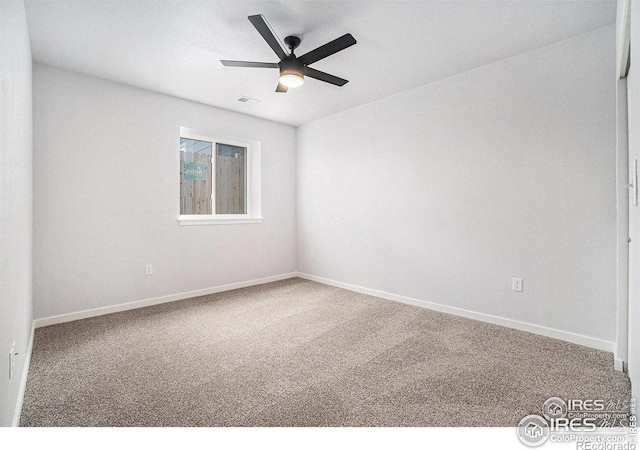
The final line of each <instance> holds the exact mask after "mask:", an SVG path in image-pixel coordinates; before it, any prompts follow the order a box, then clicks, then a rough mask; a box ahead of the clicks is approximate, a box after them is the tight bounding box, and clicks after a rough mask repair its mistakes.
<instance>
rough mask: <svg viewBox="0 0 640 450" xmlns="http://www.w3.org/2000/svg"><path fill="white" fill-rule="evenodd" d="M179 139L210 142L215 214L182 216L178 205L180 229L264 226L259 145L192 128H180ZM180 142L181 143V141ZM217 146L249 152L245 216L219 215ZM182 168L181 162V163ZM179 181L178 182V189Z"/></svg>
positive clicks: (247, 157) (256, 142) (212, 208)
mask: <svg viewBox="0 0 640 450" xmlns="http://www.w3.org/2000/svg"><path fill="white" fill-rule="evenodd" d="M180 138H184V139H195V140H198V141H205V142H211V171H212V174H211V175H212V176H211V183H212V184H213V186H212V189H211V210H212V211H213V214H188V215H181V214H180V202H178V222H179V223H180V225H221V224H239V223H261V222H262V211H261V206H260V200H261V193H260V185H261V179H260V141H253V140H250V139H242V138H237V137H233V136H225V135H219V134H213V133H206V132H202V131H198V130H194V129H191V128H185V127H180ZM178 141H179V140H178ZM216 144H227V145H233V146H235V147H244V148H246V149H247V150H246V155H245V161H246V174H245V183H246V186H245V195H246V199H245V205H246V209H247V213H246V214H216V201H215V195H216V152H217V146H216ZM179 160H180V146H178V161H179ZM178 164H179V162H178ZM179 186H180V179H179V178H178V187H179Z"/></svg>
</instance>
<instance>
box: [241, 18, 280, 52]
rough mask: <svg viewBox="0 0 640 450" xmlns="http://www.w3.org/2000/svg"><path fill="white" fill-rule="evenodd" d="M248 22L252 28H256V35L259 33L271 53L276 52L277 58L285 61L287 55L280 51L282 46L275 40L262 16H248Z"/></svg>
mask: <svg viewBox="0 0 640 450" xmlns="http://www.w3.org/2000/svg"><path fill="white" fill-rule="evenodd" d="M249 20H250V21H251V23H252V24H253V26H254V27H256V30H258V33H260V35H261V36H262V37H263V38H264V40H265V41H267V44H269V47H271V48H272V49H273V51H274V52H276V55H278V58H280V59H285V58H286V57H287V54H286V53H285V51H284V50H283V49H282V44H280V41H279V40H278V38H276V36H275V34H274V33H273V32H272V31H271V27H269V24H268V23H267V21H266V20H265V18H264V17H263V16H262V14H257V15H255V16H249Z"/></svg>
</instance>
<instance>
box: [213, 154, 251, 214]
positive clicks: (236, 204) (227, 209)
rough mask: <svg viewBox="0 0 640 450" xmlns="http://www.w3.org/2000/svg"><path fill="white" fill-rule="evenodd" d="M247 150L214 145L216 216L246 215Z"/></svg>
mask: <svg viewBox="0 0 640 450" xmlns="http://www.w3.org/2000/svg"><path fill="white" fill-rule="evenodd" d="M246 159H247V149H246V148H245V147H236V146H235V145H227V144H216V189H215V191H216V214H246V213H247V206H246V203H247V202H246V172H247V162H246Z"/></svg>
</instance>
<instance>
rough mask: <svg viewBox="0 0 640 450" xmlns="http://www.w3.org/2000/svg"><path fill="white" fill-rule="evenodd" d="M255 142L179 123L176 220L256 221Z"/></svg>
mask: <svg viewBox="0 0 640 450" xmlns="http://www.w3.org/2000/svg"><path fill="white" fill-rule="evenodd" d="M259 188H260V143H259V142H257V141H249V140H243V139H237V138H230V137H208V136H207V135H206V134H205V133H201V132H198V131H194V130H190V129H186V128H181V129H180V215H179V217H178V220H179V222H180V224H181V225H203V224H217V223H256V222H261V221H262V218H261V217H260V191H259Z"/></svg>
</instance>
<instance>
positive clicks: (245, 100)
mask: <svg viewBox="0 0 640 450" xmlns="http://www.w3.org/2000/svg"><path fill="white" fill-rule="evenodd" d="M238 101H239V102H242V103H253V104H254V105H257V104H258V103H260V100H257V99H255V98H251V97H247V96H246V95H243V96H242V97H240V98H239V99H238Z"/></svg>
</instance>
